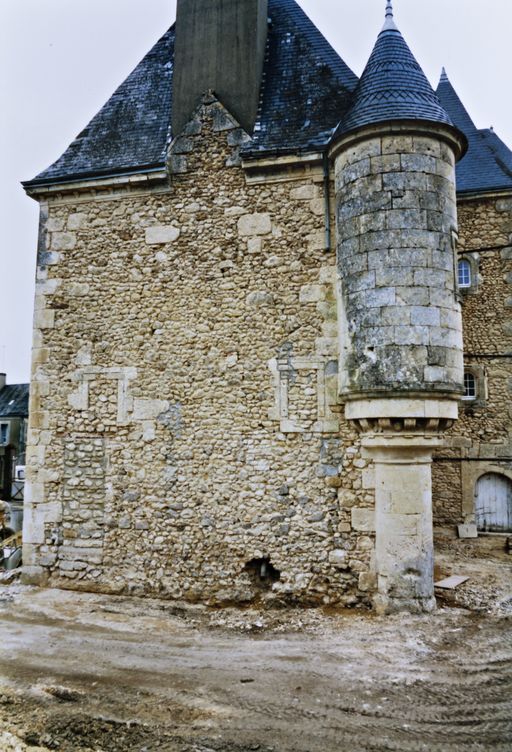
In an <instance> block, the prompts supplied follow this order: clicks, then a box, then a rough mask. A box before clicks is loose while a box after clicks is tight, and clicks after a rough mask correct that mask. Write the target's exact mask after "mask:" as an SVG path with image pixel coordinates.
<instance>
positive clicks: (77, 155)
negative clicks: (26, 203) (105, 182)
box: [24, 27, 174, 186]
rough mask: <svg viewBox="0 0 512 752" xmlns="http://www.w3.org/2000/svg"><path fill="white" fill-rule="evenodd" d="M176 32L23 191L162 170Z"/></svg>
mask: <svg viewBox="0 0 512 752" xmlns="http://www.w3.org/2000/svg"><path fill="white" fill-rule="evenodd" d="M173 57H174V27H172V28H171V29H170V30H169V31H168V32H167V33H166V34H164V36H163V37H162V38H161V39H160V41H158V42H157V43H156V45H155V46H154V47H153V49H152V50H151V51H150V52H149V53H148V54H147V55H146V57H145V58H144V59H143V60H142V62H141V63H140V64H139V65H138V66H137V68H136V69H135V70H134V71H133V73H131V75H130V76H128V78H127V79H126V81H124V83H122V84H121V86H120V87H119V88H118V89H117V91H116V92H115V93H114V94H113V95H112V97H111V98H110V99H109V101H108V102H107V103H106V104H105V106H104V107H102V109H101V110H100V111H99V112H98V114H97V115H96V116H95V117H94V118H93V119H92V120H91V122H90V123H89V125H88V126H87V127H86V128H85V129H84V130H83V131H82V132H81V133H80V135H79V136H77V138H76V139H75V140H74V141H73V143H72V144H71V146H69V148H68V149H67V150H66V151H65V152H64V154H63V155H62V156H61V157H60V158H59V159H58V160H57V161H56V162H55V163H54V164H53V165H52V166H51V167H48V168H47V169H46V170H43V172H41V173H40V174H39V175H38V176H37V177H36V178H34V180H31V181H28V182H27V183H24V185H25V186H30V185H31V184H39V183H45V182H48V183H53V182H55V183H57V182H62V181H65V180H71V179H75V178H85V177H89V176H100V175H112V174H116V173H122V172H130V171H134V170H140V169H141V168H151V167H157V166H161V165H162V164H163V163H164V162H165V155H166V150H167V144H168V139H169V128H170V115H171V95H172V64H173Z"/></svg>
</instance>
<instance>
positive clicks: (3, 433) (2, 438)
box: [0, 423, 9, 444]
mask: <svg viewBox="0 0 512 752" xmlns="http://www.w3.org/2000/svg"><path fill="white" fill-rule="evenodd" d="M8 443H9V424H8V423H0V444H8Z"/></svg>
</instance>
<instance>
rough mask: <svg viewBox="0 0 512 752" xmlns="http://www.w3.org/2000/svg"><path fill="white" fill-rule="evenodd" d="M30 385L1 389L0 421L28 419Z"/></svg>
mask: <svg viewBox="0 0 512 752" xmlns="http://www.w3.org/2000/svg"><path fill="white" fill-rule="evenodd" d="M29 387H30V385H29V384H8V385H7V386H4V388H3V389H0V420H1V419H2V418H27V417H28V397H29Z"/></svg>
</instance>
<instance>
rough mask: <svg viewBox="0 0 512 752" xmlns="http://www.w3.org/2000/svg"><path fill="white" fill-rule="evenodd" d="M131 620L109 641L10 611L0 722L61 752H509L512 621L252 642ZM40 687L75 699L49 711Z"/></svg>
mask: <svg viewBox="0 0 512 752" xmlns="http://www.w3.org/2000/svg"><path fill="white" fill-rule="evenodd" d="M97 600H99V598H98V597H97ZM107 600H108V599H105V601H107ZM78 601H79V599H77V602H78ZM121 605H122V604H119V603H118V604H117V609H118V611H116V613H118V612H119V611H122V608H121ZM77 608H78V607H77ZM133 611H134V608H133V605H131V604H130V608H129V614H128V615H127V616H126V621H125V622H123V623H120V624H118V625H116V624H109V623H108V622H105V623H103V624H102V625H101V628H98V624H97V623H91V624H89V623H87V622H86V621H82V622H80V623H79V624H78V625H77V622H76V617H75V616H73V618H72V619H70V622H69V628H68V627H67V626H66V620H65V619H64V618H59V619H58V621H55V620H50V621H45V619H44V618H43V617H41V616H39V617H38V616H37V614H34V611H33V610H32V611H30V619H28V618H24V616H23V613H20V618H19V619H17V617H16V614H15V613H14V612H13V611H11V612H10V613H9V615H8V618H7V619H5V620H4V621H3V623H2V620H1V614H0V654H1V652H2V645H5V646H8V645H9V646H10V649H11V651H12V652H10V653H9V654H8V655H7V656H5V658H4V659H3V661H1V660H0V667H2V666H3V667H4V668H5V683H6V686H7V682H8V687H7V690H6V696H7V697H8V699H9V696H11V698H14V699H13V701H12V703H11V705H9V702H7V703H6V704H2V702H1V698H0V721H2V723H5V724H7V723H11V724H12V723H14V720H16V723H17V724H18V725H19V727H20V728H24V729H25V731H26V732H28V733H29V734H30V733H33V734H35V735H36V736H37V735H39V737H38V738H39V739H44V738H45V734H50V742H51V745H50V746H48V749H58V750H59V752H97V750H102V752H103V751H104V752H132V751H133V752H140V750H141V749H143V748H145V749H147V752H156V751H157V750H158V751H159V752H217V751H218V752H252V750H258V752H340V750H341V751H344V752H383V751H384V750H391V751H393V752H416V751H418V752H473V751H474V752H489V751H490V750H491V749H492V750H493V752H511V750H512V741H511V740H512V636H511V630H510V627H511V624H512V620H510V619H507V618H500V619H499V618H494V617H492V618H491V617H485V616H478V617H475V616H473V615H468V614H465V613H462V612H460V613H455V612H446V613H442V612H440V613H438V614H437V615H435V616H432V617H424V618H417V617H392V618H390V619H380V620H379V619H373V618H372V619H366V620H365V619H364V618H361V617H354V618H346V619H344V620H342V621H337V622H333V621H329V620H328V619H326V620H325V623H324V624H323V626H322V629H321V631H319V632H318V634H314V635H312V634H308V633H306V634H296V633H295V634H291V635H283V634H282V633H280V634H279V635H278V636H277V635H275V634H272V633H271V632H269V633H264V634H260V635H258V636H248V635H245V634H240V633H236V632H233V631H231V632H229V631H226V630H224V631H222V630H218V629H215V630H211V629H208V628H207V627H204V628H201V627H198V626H197V624H194V626H191V625H187V622H186V620H183V622H182V624H181V626H180V627H179V628H177V627H176V625H174V626H175V627H176V628H174V627H173V630H168V629H166V624H165V621H164V622H163V623H162V626H161V627H157V626H155V625H153V626H151V628H148V621H147V620H146V621H145V620H144V617H143V616H140V617H137V616H136V615H135V616H134V614H133ZM25 617H26V614H25ZM85 617H87V619H89V618H90V614H89V613H87V614H86V615H85ZM85 617H82V618H85ZM120 621H121V622H122V620H120ZM155 624H156V623H155ZM2 629H3V632H4V637H5V640H4V643H2ZM13 630H17V634H16V635H13V634H12V631H13ZM59 657H60V658H62V662H61V663H60V664H59ZM96 666H98V676H95V670H96V669H95V667H96ZM8 676H9V677H10V679H9V681H8V680H7V677H8ZM45 676H46V678H47V680H48V677H55V678H57V677H58V681H59V683H62V684H63V685H64V686H66V687H70V688H72V689H73V690H78V691H79V693H80V698H81V699H78V700H77V701H76V702H75V703H74V704H73V705H69V704H65V703H59V702H58V701H56V700H55V698H54V697H51V698H49V697H45V698H43V699H42V698H41V696H40V694H39V695H38V694H37V692H36V689H37V687H36V685H37V682H38V681H40V680H41V677H45ZM54 680H55V679H54ZM0 682H1V680H0ZM0 692H1V688H0ZM9 708H10V710H9ZM0 728H2V726H0ZM14 730H16V729H14ZM34 738H35V737H34ZM52 745H53V746H52ZM55 745H56V746H55Z"/></svg>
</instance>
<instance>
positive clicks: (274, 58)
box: [244, 0, 358, 156]
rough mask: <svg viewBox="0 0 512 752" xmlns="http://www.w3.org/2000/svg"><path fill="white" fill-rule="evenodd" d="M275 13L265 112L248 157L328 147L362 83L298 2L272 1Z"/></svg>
mask: <svg viewBox="0 0 512 752" xmlns="http://www.w3.org/2000/svg"><path fill="white" fill-rule="evenodd" d="M269 15H270V18H271V25H270V28H269V35H268V42H267V58H266V63H265V69H264V74H263V84H262V91H261V104H260V110H259V114H258V118H257V121H256V126H255V129H254V134H253V140H252V142H250V143H248V144H247V146H246V147H245V148H244V155H245V156H248V155H254V156H257V155H258V154H260V153H261V152H269V151H270V152H276V153H279V154H282V153H286V152H295V153H296V152H298V151H301V150H309V149H315V148H316V149H318V148H321V147H323V146H325V145H326V144H327V143H328V141H329V139H330V136H331V134H332V131H333V129H334V128H335V127H336V126H337V124H338V123H339V120H340V118H341V116H342V114H343V113H344V112H345V111H346V110H347V108H348V106H349V104H350V95H351V92H352V91H353V90H354V88H355V87H356V85H357V81H358V79H357V76H356V75H355V73H353V72H352V71H351V70H350V68H349V67H348V66H347V65H346V63H345V62H344V61H343V60H342V59H341V58H340V57H339V55H338V54H337V53H336V52H335V50H334V49H333V48H332V47H331V45H330V44H329V43H328V42H327V41H326V39H325V38H324V37H323V36H322V34H321V33H320V32H319V31H318V29H317V28H316V26H315V25H314V24H313V22H312V21H311V20H310V19H309V18H308V16H307V15H306V14H305V13H304V11H303V10H302V9H301V8H300V7H299V6H298V5H297V3H296V2H295V0H269Z"/></svg>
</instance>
